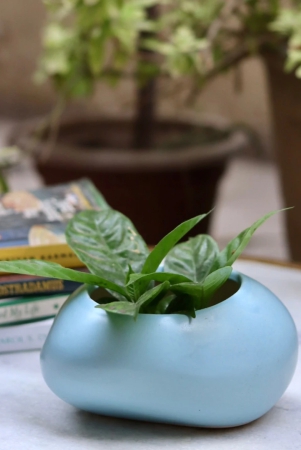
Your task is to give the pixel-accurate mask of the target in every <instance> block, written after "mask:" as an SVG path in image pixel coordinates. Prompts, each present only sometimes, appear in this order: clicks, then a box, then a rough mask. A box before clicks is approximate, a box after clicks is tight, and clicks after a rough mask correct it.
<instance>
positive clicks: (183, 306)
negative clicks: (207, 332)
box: [165, 295, 195, 317]
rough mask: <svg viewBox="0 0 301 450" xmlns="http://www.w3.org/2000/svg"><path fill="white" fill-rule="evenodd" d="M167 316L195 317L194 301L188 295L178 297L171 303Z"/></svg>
mask: <svg viewBox="0 0 301 450" xmlns="http://www.w3.org/2000/svg"><path fill="white" fill-rule="evenodd" d="M165 314H185V315H187V316H189V317H195V305H194V299H193V298H192V297H189V296H188V295H180V296H178V295H177V296H176V297H175V298H174V299H171V301H170V302H169V305H168V306H167V308H166V309H165Z"/></svg>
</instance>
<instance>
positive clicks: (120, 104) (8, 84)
mask: <svg viewBox="0 0 301 450" xmlns="http://www.w3.org/2000/svg"><path fill="white" fill-rule="evenodd" d="M44 19H45V11H44V7H43V4H42V0H9V1H2V2H1V3H0V70H1V71H0V74H1V75H0V116H2V117H3V116H5V117H13V118H24V117H29V116H32V115H36V114H41V113H43V112H45V111H47V110H48V109H49V108H50V106H51V105H52V104H53V102H54V99H55V96H54V94H53V92H52V90H51V88H50V87H49V86H47V85H43V86H37V85H35V84H34V83H33V80H32V75H33V72H34V70H35V67H36V61H37V58H38V55H39V53H40V37H41V29H42V26H43V21H44ZM240 75H241V78H242V80H243V86H242V90H241V92H235V90H234V78H235V76H234V74H233V73H228V74H226V75H223V76H221V77H219V78H218V79H216V80H214V81H213V82H212V83H211V84H210V85H209V86H207V88H206V89H205V90H204V91H203V92H202V94H201V95H200V98H199V99H198V101H197V103H196V108H195V110H194V111H193V112H192V111H191V110H189V108H185V107H183V106H181V107H179V104H178V103H177V102H175V101H173V98H174V96H173V95H172V94H169V95H167V96H166V98H165V99H164V101H163V102H162V104H161V105H160V112H161V113H162V114H163V115H173V116H178V115H179V114H193V115H197V116H198V115H199V114H203V113H206V114H208V113H209V114H218V115H219V114H220V115H222V116H224V117H226V118H227V119H229V120H231V121H234V122H237V123H245V124H248V125H249V126H250V127H252V128H253V129H254V130H256V131H257V132H258V133H259V135H260V136H261V138H262V141H263V143H264V145H265V146H266V148H269V147H270V142H271V139H270V134H271V132H270V120H269V111H268V101H267V90H266V85H265V77H264V70H263V67H262V65H261V63H260V61H258V60H255V59H254V60H249V61H246V62H245V63H243V64H242V67H241V74H240ZM132 94H133V89H132V86H131V84H130V83H124V84H123V85H121V86H119V87H118V89H117V90H112V89H109V88H108V87H106V88H105V89H104V88H103V87H99V89H98V94H97V96H96V97H95V98H94V100H93V101H91V102H89V103H88V104H86V105H85V107H84V109H86V110H87V111H91V110H94V108H95V109H97V110H100V111H101V112H102V113H105V114H111V115H116V114H127V115H130V114H131V113H132V111H133V108H132V106H133V95H132ZM74 108H75V109H77V108H78V105H75V106H74ZM74 108H73V109H74ZM80 110H82V106H81V108H80Z"/></svg>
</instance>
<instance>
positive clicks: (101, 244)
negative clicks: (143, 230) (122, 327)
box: [66, 209, 149, 285]
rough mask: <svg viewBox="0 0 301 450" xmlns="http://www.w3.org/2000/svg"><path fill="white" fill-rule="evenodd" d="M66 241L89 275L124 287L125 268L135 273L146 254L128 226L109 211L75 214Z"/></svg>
mask: <svg viewBox="0 0 301 450" xmlns="http://www.w3.org/2000/svg"><path fill="white" fill-rule="evenodd" d="M66 239H67V242H68V244H69V245H70V247H71V248H72V249H73V251H74V252H75V253H76V255H77V256H78V257H79V259H80V260H81V261H83V263H84V264H85V265H86V266H87V267H88V268H89V269H90V271H91V272H92V273H94V274H98V275H100V276H102V277H104V278H106V279H108V280H110V281H113V282H114V283H116V284H119V285H123V284H125V283H126V279H127V273H128V266H129V265H130V266H131V267H132V270H134V271H135V272H139V271H140V269H141V267H142V266H143V264H144V261H145V259H146V257H147V255H148V254H149V250H148V248H147V245H146V244H145V242H144V241H143V239H142V238H141V236H140V235H139V234H138V232H137V230H136V229H135V227H134V225H133V224H132V222H131V221H130V220H129V219H128V218H127V217H125V216H124V215H123V214H121V213H119V212H117V211H114V210H112V209H106V210H103V211H82V212H80V213H78V214H77V215H76V216H75V217H74V218H73V219H71V221H70V222H69V224H68V226H67V230H66Z"/></svg>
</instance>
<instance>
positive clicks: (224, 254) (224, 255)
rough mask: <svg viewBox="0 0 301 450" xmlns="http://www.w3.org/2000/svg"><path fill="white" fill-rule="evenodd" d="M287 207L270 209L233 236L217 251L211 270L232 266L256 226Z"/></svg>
mask: <svg viewBox="0 0 301 450" xmlns="http://www.w3.org/2000/svg"><path fill="white" fill-rule="evenodd" d="M287 209H291V208H285V209H281V210H279V211H272V212H270V213H269V214H266V215H265V216H264V217H262V218H261V219H259V220H257V221H256V222H254V223H253V225H251V226H250V227H249V228H246V229H245V230H244V231H242V232H241V233H240V234H239V235H238V236H237V237H236V238H234V239H233V240H232V241H230V242H229V244H228V245H227V246H226V247H225V248H224V250H222V251H221V252H220V253H219V255H218V256H217V258H216V260H215V262H214V264H213V266H212V267H211V272H214V271H215V270H217V269H219V268H220V267H225V266H232V264H233V263H234V261H235V260H236V259H237V258H238V257H239V256H240V254H241V253H242V252H243V250H244V249H245V247H246V246H247V245H248V243H249V241H250V239H251V237H252V236H253V234H254V233H255V231H256V230H257V228H259V227H260V225H262V224H263V223H264V222H265V221H266V220H267V219H269V218H270V217H272V216H273V215H274V214H276V213H278V212H280V211H286V210H287Z"/></svg>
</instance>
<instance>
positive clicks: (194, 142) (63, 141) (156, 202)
mask: <svg viewBox="0 0 301 450" xmlns="http://www.w3.org/2000/svg"><path fill="white" fill-rule="evenodd" d="M132 127H133V124H132V122H130V121H122V120H101V121H100V120H96V119H94V120H86V121H85V120H82V119H81V120H73V121H64V122H63V123H62V124H61V127H60V131H59V134H58V139H57V142H56V144H55V147H54V148H53V150H52V152H51V154H50V156H49V157H48V159H47V160H44V161H43V160H42V159H39V160H38V162H37V167H38V170H39V172H40V173H41V175H42V176H43V178H44V180H45V182H46V184H56V183H62V182H67V181H71V180H75V179H78V178H81V177H88V178H90V179H91V180H92V181H93V182H94V184H95V185H96V187H97V188H98V189H99V190H100V191H101V192H102V193H103V195H104V196H105V198H106V199H107V201H108V203H109V204H110V205H111V206H112V207H113V208H115V209H116V210H118V211H121V212H122V213H124V214H125V215H127V216H128V217H129V218H130V219H131V220H132V221H133V222H134V223H135V226H136V227H137V229H138V231H139V232H140V233H141V234H142V236H143V237H144V239H145V240H146V242H147V243H148V244H150V245H152V244H156V243H157V242H158V241H159V240H160V239H161V238H162V237H163V236H164V235H166V234H167V233H168V232H169V231H171V230H172V229H173V228H175V227H176V226H177V225H178V224H179V223H181V222H183V221H184V220H187V219H190V218H191V217H193V216H196V215H198V214H201V213H204V212H208V211H209V210H211V209H212V208H213V206H214V201H215V196H216V192H217V187H218V182H219V180H220V178H221V176H222V174H223V172H224V170H225V167H226V163H227V160H228V159H229V157H230V156H233V155H234V154H236V153H238V152H240V151H241V150H242V149H244V148H245V147H246V145H247V138H246V136H245V134H244V133H243V132H242V131H239V130H234V129H233V130H231V128H229V127H226V126H225V125H221V124H220V123H218V124H216V123H215V122H212V121H210V122H207V123H204V124H202V125H200V124H192V123H189V122H174V121H173V122H171V121H161V122H159V123H158V125H157V129H156V135H155V145H154V148H153V149H152V150H144V149H140V150H133V149H132V148H131V136H132ZM32 129H33V128H32V126H31V128H29V127H28V126H26V127H24V128H23V130H22V129H19V131H18V133H17V134H16V135H15V137H14V139H13V140H14V143H17V144H19V145H20V146H21V147H22V148H25V149H28V148H31V149H32V148H35V149H37V150H38V151H39V152H41V153H43V149H45V147H46V146H47V137H46V138H45V139H44V140H42V141H39V142H38V143H37V141H35V140H34V139H33V137H32V136H31V135H30V132H29V130H31V131H32ZM209 221H210V216H209V217H208V218H207V219H205V220H204V221H202V222H200V224H199V225H198V226H197V227H196V228H195V229H194V230H193V234H197V233H206V232H207V230H208V226H209Z"/></svg>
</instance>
